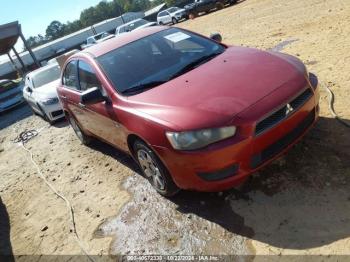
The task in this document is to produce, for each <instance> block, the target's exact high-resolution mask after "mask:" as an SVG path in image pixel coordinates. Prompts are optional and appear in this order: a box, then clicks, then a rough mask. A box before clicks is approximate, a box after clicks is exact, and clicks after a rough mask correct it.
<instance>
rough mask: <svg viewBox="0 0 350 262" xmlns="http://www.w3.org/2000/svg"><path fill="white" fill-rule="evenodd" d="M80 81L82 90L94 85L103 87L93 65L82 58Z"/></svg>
mask: <svg viewBox="0 0 350 262" xmlns="http://www.w3.org/2000/svg"><path fill="white" fill-rule="evenodd" d="M79 82H80V88H81V91H85V90H87V89H89V88H92V87H98V88H100V89H102V88H101V83H100V81H99V80H98V79H97V77H96V74H95V72H94V70H93V69H92V67H91V66H90V65H89V64H88V63H86V62H84V61H82V60H79Z"/></svg>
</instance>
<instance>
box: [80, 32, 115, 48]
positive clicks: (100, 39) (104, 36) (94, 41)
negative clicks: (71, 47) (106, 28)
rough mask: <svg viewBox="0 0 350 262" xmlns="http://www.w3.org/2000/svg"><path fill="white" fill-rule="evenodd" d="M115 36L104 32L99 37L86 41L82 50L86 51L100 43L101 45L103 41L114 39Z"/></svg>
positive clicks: (89, 38)
mask: <svg viewBox="0 0 350 262" xmlns="http://www.w3.org/2000/svg"><path fill="white" fill-rule="evenodd" d="M113 37H114V35H112V34H110V33H108V32H102V33H99V34H97V35H93V36H90V37H88V38H87V39H86V44H84V45H82V46H81V48H82V49H85V48H87V47H89V46H92V45H96V44H98V43H101V42H103V41H106V40H108V39H111V38H113Z"/></svg>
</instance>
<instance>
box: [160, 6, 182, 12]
mask: <svg viewBox="0 0 350 262" xmlns="http://www.w3.org/2000/svg"><path fill="white" fill-rule="evenodd" d="M173 8H177V9H181V8H180V7H177V6H172V7H169V8H167V9H165V10H164V11H169V10H170V9H173Z"/></svg>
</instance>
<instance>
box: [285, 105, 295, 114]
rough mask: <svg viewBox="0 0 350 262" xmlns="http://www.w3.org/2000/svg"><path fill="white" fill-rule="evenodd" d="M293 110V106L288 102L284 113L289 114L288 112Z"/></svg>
mask: <svg viewBox="0 0 350 262" xmlns="http://www.w3.org/2000/svg"><path fill="white" fill-rule="evenodd" d="M293 111H294V108H293V107H292V106H291V105H290V104H287V111H286V115H289V114H290V113H292V112H293Z"/></svg>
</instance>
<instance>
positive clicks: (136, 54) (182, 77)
mask: <svg viewBox="0 0 350 262" xmlns="http://www.w3.org/2000/svg"><path fill="white" fill-rule="evenodd" d="M215 39H220V38H219V37H217V36H215ZM58 93H59V97H60V100H61V102H62V104H63V108H64V111H65V114H66V116H67V118H68V119H69V121H70V124H71V126H72V128H73V129H74V131H75V132H76V134H77V136H78V138H79V139H80V140H81V141H82V143H84V144H88V143H89V142H90V140H91V137H96V138H99V139H101V140H103V141H107V142H108V143H110V144H111V145H114V146H115V147H118V148H120V149H121V150H123V151H125V152H127V153H129V154H130V155H131V156H133V157H134V159H135V160H136V161H137V163H138V164H139V166H140V168H141V170H142V172H143V174H144V176H145V177H146V178H147V179H149V181H150V183H151V184H152V185H153V187H154V188H155V189H156V190H157V191H158V192H159V193H160V194H163V195H167V196H170V195H173V194H175V193H176V192H177V191H178V190H179V188H182V189H190V190H199V191H222V190H225V189H228V188H231V187H233V186H236V185H239V184H240V183H242V182H243V181H245V180H246V179H247V177H248V176H249V175H250V174H252V173H253V172H256V171H257V170H259V169H261V168H262V167H263V166H265V165H266V164H268V163H269V162H271V161H272V160H274V159H275V158H277V157H278V156H280V155H281V154H283V153H284V152H286V151H287V150H288V149H289V148H291V146H292V145H293V144H295V143H296V142H297V141H299V140H300V139H301V137H303V135H304V134H305V133H306V132H307V131H308V130H309V129H310V128H311V127H312V126H313V125H314V123H315V122H316V120H317V118H318V114H319V106H318V104H319V88H318V87H317V78H316V76H314V75H312V74H310V75H309V74H308V72H307V69H306V67H305V65H304V64H303V63H302V62H301V61H300V60H299V59H298V58H296V57H293V56H291V55H287V54H282V53H278V52H272V51H268V52H266V51H260V50H257V49H251V48H247V47H241V46H227V45H225V44H222V43H220V42H218V41H214V40H212V39H209V38H207V37H204V36H200V35H198V34H195V33H192V32H190V31H187V30H183V29H179V28H175V27H171V28H169V27H164V26H156V27H150V28H145V29H143V30H142V31H139V32H131V33H129V34H125V35H121V36H120V37H118V38H116V39H114V40H111V41H108V42H104V43H101V44H100V45H99V46H92V47H90V48H89V49H88V50H87V51H86V52H84V51H82V52H79V53H78V54H75V55H73V56H72V57H70V58H69V60H68V61H67V62H66V65H65V67H64V73H63V77H62V81H61V85H60V86H59V87H58Z"/></svg>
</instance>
